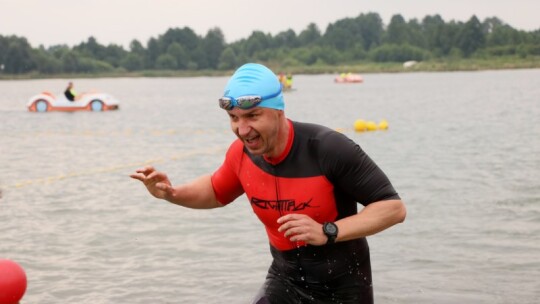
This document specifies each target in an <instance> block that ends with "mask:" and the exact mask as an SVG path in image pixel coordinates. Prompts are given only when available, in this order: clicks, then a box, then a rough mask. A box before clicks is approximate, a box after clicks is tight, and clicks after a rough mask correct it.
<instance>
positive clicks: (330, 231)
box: [322, 222, 338, 244]
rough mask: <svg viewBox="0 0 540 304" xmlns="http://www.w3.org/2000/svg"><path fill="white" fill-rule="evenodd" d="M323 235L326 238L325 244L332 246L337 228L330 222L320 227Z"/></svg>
mask: <svg viewBox="0 0 540 304" xmlns="http://www.w3.org/2000/svg"><path fill="white" fill-rule="evenodd" d="M322 230H323V232H324V234H326V236H327V237H328V241H327V242H326V244H334V243H335V242H336V238H337V234H338V227H337V225H336V224H334V223H332V222H326V223H324V224H323V226H322Z"/></svg>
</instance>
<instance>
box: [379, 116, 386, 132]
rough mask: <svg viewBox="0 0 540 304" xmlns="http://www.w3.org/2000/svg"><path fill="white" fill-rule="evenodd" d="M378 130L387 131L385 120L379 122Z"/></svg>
mask: <svg viewBox="0 0 540 304" xmlns="http://www.w3.org/2000/svg"><path fill="white" fill-rule="evenodd" d="M379 130H388V121H386V119H383V120H381V121H380V122H379Z"/></svg>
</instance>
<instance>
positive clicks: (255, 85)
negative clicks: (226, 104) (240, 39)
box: [223, 63, 285, 110]
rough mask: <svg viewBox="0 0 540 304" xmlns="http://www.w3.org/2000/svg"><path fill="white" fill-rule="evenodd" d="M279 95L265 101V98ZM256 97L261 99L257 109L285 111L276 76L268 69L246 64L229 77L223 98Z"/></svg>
mask: <svg viewBox="0 0 540 304" xmlns="http://www.w3.org/2000/svg"><path fill="white" fill-rule="evenodd" d="M278 92H279V95H277V96H276V97H273V98H270V99H265V98H264V97H265V96H272V95H276V94H277V93H278ZM251 95H257V96H261V97H263V101H262V102H261V103H260V104H258V107H264V108H272V109H277V110H283V109H285V102H284V101H283V92H282V91H281V83H280V82H279V80H278V79H277V76H276V74H274V72H272V71H271V70H270V69H269V68H267V67H265V66H264V65H262V64H258V63H246V64H244V65H243V66H241V67H239V68H238V69H237V70H236V72H234V74H233V75H232V76H231V79H229V82H228V83H227V86H225V92H224V93H223V96H228V97H233V98H238V97H242V96H251Z"/></svg>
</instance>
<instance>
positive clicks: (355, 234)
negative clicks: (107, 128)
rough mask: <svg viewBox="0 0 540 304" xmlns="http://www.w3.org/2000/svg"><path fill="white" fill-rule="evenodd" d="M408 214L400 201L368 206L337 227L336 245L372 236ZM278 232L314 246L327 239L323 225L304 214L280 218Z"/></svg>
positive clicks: (376, 203)
mask: <svg viewBox="0 0 540 304" xmlns="http://www.w3.org/2000/svg"><path fill="white" fill-rule="evenodd" d="M406 214H407V211H406V209H405V205H404V204H403V202H402V201H401V200H387V201H379V202H374V203H371V204H369V205H367V206H366V207H365V208H364V209H362V211H360V212H359V213H357V214H355V215H351V216H349V217H346V218H343V219H341V220H339V221H337V222H335V224H336V225H337V226H338V235H337V238H336V242H343V241H348V240H352V239H357V238H361V237H366V236H370V235H373V234H376V233H378V232H381V231H383V230H385V229H387V228H390V227H392V226H394V225H395V224H398V223H401V222H403V221H404V220H405V216H406ZM278 223H279V224H281V226H280V227H279V229H278V231H281V232H284V233H285V236H286V237H289V239H290V240H291V241H292V242H298V241H303V242H306V243H308V244H311V245H316V246H319V245H324V244H326V241H327V240H328V238H327V237H326V235H325V234H324V233H323V230H322V224H320V223H317V222H316V221H315V220H314V219H312V218H310V217H309V216H307V215H305V214H287V215H285V216H282V217H280V218H279V219H278Z"/></svg>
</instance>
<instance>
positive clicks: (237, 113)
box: [227, 107, 283, 157]
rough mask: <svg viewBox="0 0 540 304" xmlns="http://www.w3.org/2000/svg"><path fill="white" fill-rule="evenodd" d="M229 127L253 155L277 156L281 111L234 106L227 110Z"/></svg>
mask: <svg viewBox="0 0 540 304" xmlns="http://www.w3.org/2000/svg"><path fill="white" fill-rule="evenodd" d="M227 113H228V114H229V118H230V121H231V129H232V131H233V132H234V134H236V136H238V138H239V139H240V140H242V142H243V143H244V146H245V147H246V148H247V149H248V151H249V152H250V153H252V154H254V155H265V156H267V157H276V156H278V155H279V154H278V153H279V152H280V151H278V150H279V149H278V148H279V147H278V134H279V132H278V131H279V117H280V115H283V114H282V112H281V111H279V110H274V109H269V108H261V107H255V108H253V109H249V110H242V109H239V108H237V107H235V108H234V109H232V110H229V111H227Z"/></svg>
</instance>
